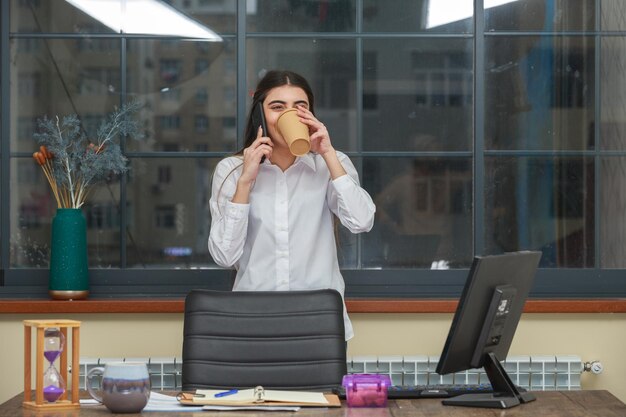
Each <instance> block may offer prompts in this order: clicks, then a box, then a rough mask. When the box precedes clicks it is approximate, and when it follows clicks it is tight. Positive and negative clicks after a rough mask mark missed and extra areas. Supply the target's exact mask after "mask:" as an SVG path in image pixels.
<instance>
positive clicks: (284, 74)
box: [236, 70, 315, 155]
mask: <svg viewBox="0 0 626 417" xmlns="http://www.w3.org/2000/svg"><path fill="white" fill-rule="evenodd" d="M283 85H292V86H294V87H299V88H301V89H302V90H304V92H305V94H306V96H307V98H308V100H309V110H311V113H313V114H315V99H314V97H313V90H311V86H310V85H309V83H308V81H307V80H306V79H305V78H304V77H303V76H302V75H300V74H297V73H295V72H293V71H287V70H271V71H268V72H267V73H266V74H265V76H264V77H263V78H262V79H261V81H259V84H257V86H256V90H255V91H254V96H252V106H251V107H250V112H249V113H248V119H247V122H246V132H245V134H244V139H245V140H244V143H243V148H241V149H240V150H239V151H238V152H237V153H236V155H241V154H243V150H244V149H245V148H247V147H248V146H250V145H252V142H254V140H255V139H256V135H257V130H256V129H255V128H254V126H252V117H251V116H252V111H253V110H254V108H255V107H256V105H257V104H259V103H263V101H265V98H266V97H267V94H268V93H269V92H270V90H271V89H273V88H276V87H282V86H283ZM263 135H265V136H267V135H268V132H263Z"/></svg>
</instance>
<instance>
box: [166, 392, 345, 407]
mask: <svg viewBox="0 0 626 417" xmlns="http://www.w3.org/2000/svg"><path fill="white" fill-rule="evenodd" d="M221 392H224V390H197V391H196V392H195V394H194V393H182V394H180V395H179V396H178V399H179V401H180V403H181V404H185V405H228V406H235V405H256V406H277V405H285V406H298V407H341V401H340V400H339V397H338V396H337V395H335V394H325V393H321V392H309V391H278V390H266V389H264V388H263V387H256V388H251V389H242V390H239V391H238V392H237V393H235V394H232V395H228V396H225V397H216V396H215V394H219V393H221Z"/></svg>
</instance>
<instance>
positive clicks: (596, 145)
mask: <svg viewBox="0 0 626 417" xmlns="http://www.w3.org/2000/svg"><path fill="white" fill-rule="evenodd" d="M600 3H601V2H596V5H595V28H594V29H595V31H596V32H595V33H596V35H595V38H594V45H595V51H594V75H593V82H594V84H595V89H594V105H593V108H594V120H595V123H594V126H593V151H594V157H593V162H594V163H593V170H594V171H593V172H594V174H593V183H594V187H593V189H594V192H593V207H594V214H593V217H594V220H593V222H594V226H593V240H594V245H593V248H594V255H593V267H594V269H595V270H596V271H597V272H598V273H599V272H600V268H601V265H600V255H601V253H602V239H601V233H600V224H601V223H600V222H601V221H602V215H601V214H600V207H601V201H600V200H601V199H600V191H601V187H602V183H601V181H600V175H601V169H600V167H601V163H602V161H601V159H600V122H601V118H602V113H601V108H600V103H601V97H602V95H601V91H600V85H601V83H600V66H601V64H602V60H601V58H602V57H601V48H602V38H601V37H600V35H599V32H600V29H601V28H600V13H601V8H600V7H601V6H600Z"/></svg>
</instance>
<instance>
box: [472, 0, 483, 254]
mask: <svg viewBox="0 0 626 417" xmlns="http://www.w3.org/2000/svg"><path fill="white" fill-rule="evenodd" d="M484 104H485V14H484V2H483V0H474V110H473V111H474V201H473V205H472V206H473V209H474V210H473V211H474V254H482V252H483V250H484V247H485V208H484V203H485V180H484V174H485V154H484V150H485V105H484Z"/></svg>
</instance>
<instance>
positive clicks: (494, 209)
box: [484, 156, 595, 268]
mask: <svg viewBox="0 0 626 417" xmlns="http://www.w3.org/2000/svg"><path fill="white" fill-rule="evenodd" d="M594 180H595V178H594V164H593V158H584V157H555V158H540V157H537V158H527V157H519V158H514V157H504V156H502V157H488V158H486V159H485V229H484V232H485V253H491V254H497V253H502V252H512V251H517V250H528V249H533V250H541V251H542V252H543V256H542V257H541V266H542V267H559V268H591V267H593V266H594V208H593V201H594Z"/></svg>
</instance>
